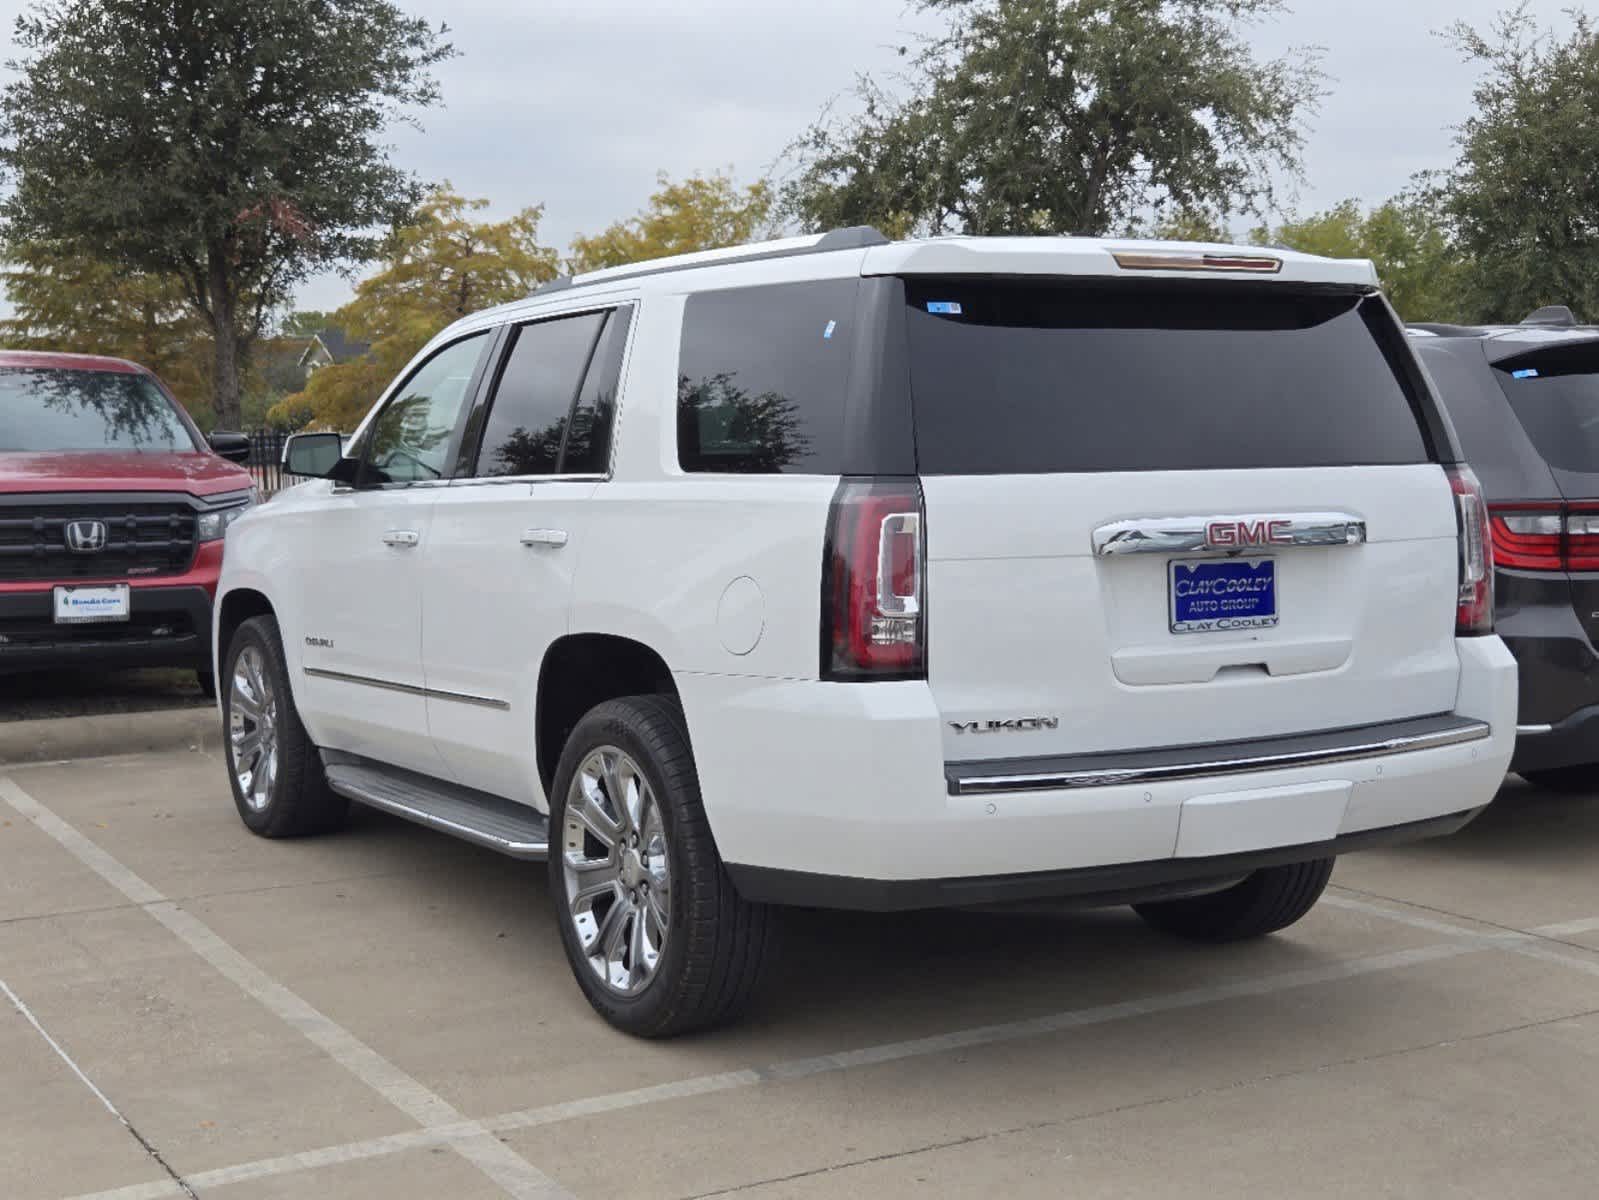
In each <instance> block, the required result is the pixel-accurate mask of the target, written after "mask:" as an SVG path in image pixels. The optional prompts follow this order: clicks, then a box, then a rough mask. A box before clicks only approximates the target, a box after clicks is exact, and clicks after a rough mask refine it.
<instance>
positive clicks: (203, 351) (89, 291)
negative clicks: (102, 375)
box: [0, 242, 211, 418]
mask: <svg viewBox="0 0 1599 1200" xmlns="http://www.w3.org/2000/svg"><path fill="white" fill-rule="evenodd" d="M0 277H3V278H4V281H5V288H6V292H7V294H8V295H9V297H10V300H11V315H10V317H8V318H7V319H6V320H4V321H0V342H3V344H4V345H5V346H6V348H8V349H34V350H39V349H48V350H64V351H67V352H69V353H75V354H109V355H112V356H114V357H117V358H128V359H132V360H133V361H134V362H137V363H140V364H141V365H143V366H146V367H149V368H150V369H151V370H152V371H154V372H155V373H156V374H157V375H159V376H161V378H162V380H164V381H165V382H166V384H167V386H168V387H170V388H171V389H172V391H173V393H174V394H175V395H176V396H177V397H178V399H179V400H181V401H182V402H183V405H184V407H185V408H187V409H188V410H189V411H190V412H191V413H194V414H196V415H197V416H200V417H202V418H205V417H208V416H209V414H210V409H211V378H210V370H209V366H210V360H211V331H210V329H209V328H208V327H207V326H206V324H205V323H204V322H203V321H202V320H200V318H199V317H198V316H197V315H196V314H195V312H194V310H193V308H192V307H191V306H190V305H189V304H188V302H187V301H186V299H185V298H184V295H183V288H182V286H181V285H180V284H179V283H178V281H177V280H175V279H172V278H170V277H164V276H159V275H151V274H148V273H146V272H139V271H126V270H123V269H122V268H120V267H118V266H115V265H113V264H111V263H108V262H105V261H104V260H101V259H97V258H92V257H90V256H88V255H84V254H79V253H73V252H72V251H71V250H68V249H65V248H63V247H61V246H58V245H55V244H53V243H49V242H27V243H24V244H22V245H18V246H15V247H13V248H12V250H11V254H10V260H9V261H8V262H7V264H6V266H5V268H4V271H3V274H0Z"/></svg>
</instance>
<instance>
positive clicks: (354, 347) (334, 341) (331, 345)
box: [300, 325, 372, 366]
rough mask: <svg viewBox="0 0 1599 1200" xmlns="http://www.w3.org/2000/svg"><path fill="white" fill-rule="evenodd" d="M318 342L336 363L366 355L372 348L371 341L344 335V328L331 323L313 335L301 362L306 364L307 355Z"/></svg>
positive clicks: (301, 356) (301, 357)
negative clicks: (355, 339)
mask: <svg viewBox="0 0 1599 1200" xmlns="http://www.w3.org/2000/svg"><path fill="white" fill-rule="evenodd" d="M318 344H320V345H321V347H322V349H324V350H326V351H327V354H328V357H329V358H331V359H332V360H333V361H334V362H336V363H342V362H349V361H351V360H352V359H356V358H364V357H366V352H367V351H368V350H370V349H372V343H371V342H357V341H352V340H350V339H349V338H347V337H345V336H344V330H342V329H336V328H334V327H333V326H332V325H329V326H328V327H327V328H326V329H323V330H320V331H319V332H317V333H313V334H312V335H311V342H310V345H308V346H306V348H305V353H304V354H301V355H300V363H301V365H302V366H303V365H304V364H305V359H306V355H309V354H310V353H311V351H312V349H313V348H315V347H316V346H317V345H318Z"/></svg>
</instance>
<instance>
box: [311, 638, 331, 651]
mask: <svg viewBox="0 0 1599 1200" xmlns="http://www.w3.org/2000/svg"><path fill="white" fill-rule="evenodd" d="M305 644H306V645H307V646H315V647H317V648H318V649H319V650H331V649H333V639H332V638H319V637H308V638H306V639H305Z"/></svg>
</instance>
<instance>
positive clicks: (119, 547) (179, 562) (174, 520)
mask: <svg viewBox="0 0 1599 1200" xmlns="http://www.w3.org/2000/svg"><path fill="white" fill-rule="evenodd" d="M75 523H79V524H76V525H75ZM82 523H88V524H82ZM194 523H195V510H194V507H193V505H191V504H188V503H186V502H184V501H182V500H151V501H142V500H124V499H122V498H121V497H116V498H105V497H89V496H86V497H83V498H82V499H70V500H64V499H63V498H61V497H41V498H39V499H38V500H37V501H33V500H32V498H28V500H27V501H24V500H23V498H21V497H16V498H12V499H10V501H9V502H7V503H4V504H0V582H14V581H22V580H41V581H59V580H71V579H122V578H144V577H147V576H155V575H178V574H182V573H183V572H184V571H186V570H188V569H189V564H190V563H192V562H193V561H194V549H195V544H194V532H195V531H194ZM74 525H75V528H76V531H77V534H78V536H77V537H76V538H73V537H71V536H69V530H68V526H74ZM100 527H103V528H100ZM74 542H76V544H77V545H78V546H79V547H82V548H79V549H74V547H73V543H74ZM97 543H98V545H99V548H98V549H92V548H89V547H92V546H94V545H95V544H97Z"/></svg>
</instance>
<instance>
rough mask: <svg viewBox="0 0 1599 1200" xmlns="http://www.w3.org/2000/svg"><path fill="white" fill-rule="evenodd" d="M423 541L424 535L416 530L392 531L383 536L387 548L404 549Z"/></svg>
mask: <svg viewBox="0 0 1599 1200" xmlns="http://www.w3.org/2000/svg"><path fill="white" fill-rule="evenodd" d="M421 540H422V535H421V534H420V533H418V532H417V531H416V530H414V529H391V530H389V531H388V532H387V533H385V534H384V535H383V544H384V545H385V546H399V547H400V548H402V549H404V548H406V547H408V546H414V545H416V544H417V543H418V542H420V541H421Z"/></svg>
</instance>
